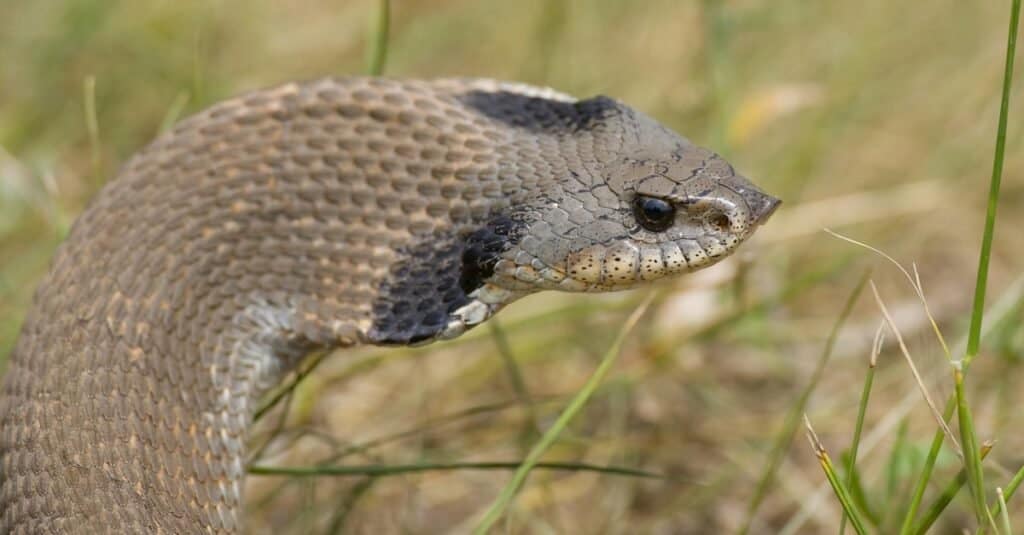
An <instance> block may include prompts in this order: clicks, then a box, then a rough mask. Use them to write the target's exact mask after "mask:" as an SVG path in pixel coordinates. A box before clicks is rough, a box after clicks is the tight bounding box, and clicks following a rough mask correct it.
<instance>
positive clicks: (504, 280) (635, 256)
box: [442, 97, 781, 337]
mask: <svg viewBox="0 0 1024 535" xmlns="http://www.w3.org/2000/svg"><path fill="white" fill-rule="evenodd" d="M547 102H550V103H551V104H550V105H549V106H548V107H547V108H545V107H541V109H542V110H543V111H542V112H538V113H542V115H543V117H544V120H543V121H540V120H538V122H539V123H543V124H544V125H545V126H544V128H543V129H542V130H539V131H536V132H534V133H535V134H537V135H541V136H551V137H553V138H555V140H556V142H557V144H558V146H559V147H560V150H559V151H558V154H559V157H562V158H564V159H565V161H564V162H557V163H558V164H564V166H565V169H566V170H567V173H566V175H565V176H563V177H561V180H560V181H559V182H558V184H557V187H554V188H547V189H545V190H543V191H540V192H538V193H537V195H535V196H534V197H532V198H529V199H526V200H525V201H523V202H522V203H520V204H521V205H522V208H519V209H515V210H514V212H513V213H511V214H508V215H507V216H502V217H499V218H497V219H496V220H495V221H494V222H493V223H492V224H491V225H490V226H489V227H488V228H487V229H484V230H483V231H482V233H481V234H480V236H478V239H479V240H480V241H481V242H482V243H486V244H490V248H489V249H488V250H485V249H487V247H479V246H478V247H474V245H473V239H472V237H471V239H470V241H469V245H468V247H467V254H466V255H464V264H468V265H470V266H472V265H478V264H480V263H481V259H482V260H483V263H484V264H486V267H487V269H486V275H487V277H486V278H485V279H483V281H482V282H483V284H481V285H479V286H478V287H476V288H466V290H467V291H471V292H472V293H471V294H470V297H471V298H473V302H472V303H471V304H470V305H467V307H463V309H462V310H460V311H456V313H455V314H454V320H455V321H453V322H452V323H451V324H450V327H453V328H454V329H453V330H451V331H450V333H449V335H450V336H454V335H457V334H458V333H459V332H462V330H465V328H466V327H467V326H471V325H475V324H477V323H479V322H482V321H483V320H484V319H486V318H487V317H489V316H490V315H491V314H493V313H494V312H495V311H496V310H497V309H498V308H500V307H501V306H503V305H504V304H507V303H509V302H511V301H513V300H515V299H517V298H519V297H521V296H523V295H527V294H530V293H533V292H536V291H538V290H544V289H554V290H564V291H573V292H604V291H614V290H622V289H628V288H632V287H634V286H636V285H638V284H640V283H643V282H646V281H653V280H657V279H660V278H663V277H667V276H672V275H677V274H680V273H686V272H690V271H694V270H697V269H700V268H703V267H707V266H710V265H712V264H714V263H716V262H718V261H720V260H722V259H723V258H725V257H727V256H729V255H730V254H731V253H732V252H733V251H735V250H736V248H737V247H738V246H739V245H740V244H741V243H743V242H744V241H745V240H746V239H747V238H749V237H750V236H751V235H753V233H754V231H755V230H756V229H757V227H758V226H759V225H761V224H762V223H764V222H765V221H766V220H767V219H768V218H769V217H770V216H771V214H772V213H773V212H774V211H775V209H776V208H777V207H778V205H779V204H780V202H781V201H779V200H778V199H776V198H775V197H772V196H771V195H768V194H767V193H765V192H763V191H761V190H760V189H758V188H757V187H756V186H754V184H752V183H751V182H750V181H749V180H748V179H746V178H745V177H743V176H742V175H740V174H739V173H737V172H736V170H735V169H734V168H733V167H732V166H731V165H730V164H729V163H728V162H726V161H725V160H724V159H722V158H721V157H720V156H719V155H717V154H715V153H714V152H712V151H710V150H707V149H704V148H702V147H698V146H696V145H694V144H692V143H690V142H689V141H688V140H686V139H685V138H683V137H681V136H679V135H678V134H676V133H674V132H672V131H671V130H669V129H667V128H665V127H664V126H662V125H660V124H659V123H657V122H656V121H654V120H653V119H651V118H649V117H647V116H646V115H643V114H641V113H639V112H637V111H635V110H633V109H631V108H629V107H628V106H626V105H624V104H622V103H620V102H618V101H615V100H613V99H609V98H607V97H595V98H592V99H589V100H584V101H579V102H576V103H571V104H567V103H560V102H557V101H547ZM533 107H534V108H537V106H536V104H535V103H534V106H533ZM552 116H553V117H554V119H552ZM555 167H560V165H555ZM495 243H497V244H499V246H498V247H494V246H493V245H494V244H495ZM488 251H490V252H488ZM467 257H468V258H467ZM464 267H465V266H464ZM462 313H466V316H465V317H464V318H463V317H462V316H461V314H462ZM463 319H465V320H466V321H463ZM442 337H448V336H442Z"/></svg>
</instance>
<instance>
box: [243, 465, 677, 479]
mask: <svg viewBox="0 0 1024 535" xmlns="http://www.w3.org/2000/svg"><path fill="white" fill-rule="evenodd" d="M525 464H526V463H525V461H523V462H519V461H510V462H505V461H493V462H471V463H413V464H371V465H331V466H252V467H249V473H250V474H254V475H260V476H289V477H320V476H373V477H383V476H394V475H400V474H410V473H417V472H438V471H450V470H517V469H520V468H522V467H523V466H524V465H525ZM531 467H532V468H537V469H544V470H564V471H575V472H597V473H601V474H609V475H615V476H629V477H642V478H647V479H667V478H666V477H665V476H663V475H661V474H655V473H653V472H647V471H644V470H637V469H634V468H627V467H624V466H600V465H594V464H587V463H574V462H537V463H534V464H533V465H532V466H531Z"/></svg>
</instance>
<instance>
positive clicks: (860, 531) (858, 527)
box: [804, 415, 867, 535]
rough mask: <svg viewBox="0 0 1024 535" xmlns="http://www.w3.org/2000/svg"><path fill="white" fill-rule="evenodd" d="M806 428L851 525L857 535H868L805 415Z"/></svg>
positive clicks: (848, 494)
mask: <svg viewBox="0 0 1024 535" xmlns="http://www.w3.org/2000/svg"><path fill="white" fill-rule="evenodd" d="M804 426H805V427H806V428H807V441H808V442H810V443H811V448H813V449H814V454H815V455H817V457H818V462H819V463H820V464H821V469H822V470H824V471H825V478H826V479H828V484H829V485H831V486H832V491H833V492H834V493H835V495H836V498H838V499H839V503H840V505H842V507H843V512H844V513H846V517H847V518H849V519H850V525H851V526H852V527H853V530H854V531H856V532H857V535H866V534H867V528H865V527H864V520H863V519H862V518H861V514H860V512H859V511H858V510H857V506H856V505H855V504H854V503H853V498H852V497H851V496H850V490H849V489H848V488H847V487H846V485H844V484H843V482H842V481H841V480H840V479H839V474H837V473H836V469H835V466H833V464H832V459H830V458H829V456H828V452H827V451H825V446H824V445H822V443H821V440H819V439H818V435H817V434H816V433H815V432H814V428H812V427H811V421H810V420H809V419H808V418H807V415H804Z"/></svg>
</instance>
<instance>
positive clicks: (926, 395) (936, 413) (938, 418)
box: [871, 274, 963, 457]
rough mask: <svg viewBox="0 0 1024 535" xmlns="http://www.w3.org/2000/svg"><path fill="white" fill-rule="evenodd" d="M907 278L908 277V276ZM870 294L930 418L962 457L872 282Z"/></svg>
mask: <svg viewBox="0 0 1024 535" xmlns="http://www.w3.org/2000/svg"><path fill="white" fill-rule="evenodd" d="M907 276H908V277H909V274H908V275H907ZM871 293H873V294H874V295H875V302H876V303H878V308H879V309H880V310H881V311H882V316H884V317H885V322H886V324H888V325H889V330H890V331H892V333H893V335H894V336H896V343H897V344H898V345H899V347H900V352H901V353H903V357H904V358H905V359H906V360H907V364H908V365H909V366H910V371H911V373H913V374H914V381H916V382H917V386H918V388H920V390H921V395H923V396H924V400H925V402H926V403H927V404H928V408H929V409H931V411H932V416H934V417H935V421H936V422H937V423H938V424H939V427H940V428H941V429H942V432H943V433H944V434H945V435H946V438H947V439H949V442H950V444H952V445H953V448H954V450H956V452H957V455H960V456H961V457H962V456H963V452H962V451H961V449H960V444H959V443H958V442H957V441H956V438H955V437H954V436H953V431H952V430H950V429H949V425H947V424H946V420H945V418H943V417H942V413H941V412H939V409H938V407H936V406H935V402H934V401H933V400H932V396H931V394H929V393H928V387H927V386H925V384H924V379H922V378H921V374H920V373H919V372H918V371H917V366H916V365H915V364H914V359H913V358H912V357H911V356H910V350H909V349H907V344H906V343H905V342H904V341H903V335H902V334H900V330H899V328H898V327H897V326H896V322H894V321H893V319H892V316H891V315H890V314H889V309H888V308H887V307H886V306H885V302H884V301H882V297H881V296H880V295H878V288H877V287H876V286H875V282H874V281H871Z"/></svg>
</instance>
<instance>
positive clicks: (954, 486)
mask: <svg viewBox="0 0 1024 535" xmlns="http://www.w3.org/2000/svg"><path fill="white" fill-rule="evenodd" d="M940 438H941V437H940ZM990 451H992V444H991V443H985V444H982V446H981V452H980V453H981V457H982V458H985V456H987V455H988V452H990ZM965 483H967V470H966V469H964V468H961V469H960V471H959V472H957V474H956V477H955V478H953V481H950V482H949V485H946V488H944V489H942V493H940V494H939V496H938V497H937V498H935V501H933V502H932V504H931V505H930V506H928V508H927V509H925V512H924V516H922V517H921V521H920V522H918V523H917V524H916V525H915V526H914V527H913V528H910V527H907V528H906V531H905V533H912V534H913V535H925V533H927V532H928V530H929V529H931V527H932V524H934V523H935V521H936V520H938V518H939V515H941V514H942V512H943V511H945V510H946V507H949V504H950V503H952V502H953V498H956V495H957V494H958V493H959V492H960V489H962V488H964V484H965ZM900 533H904V531H900Z"/></svg>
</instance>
